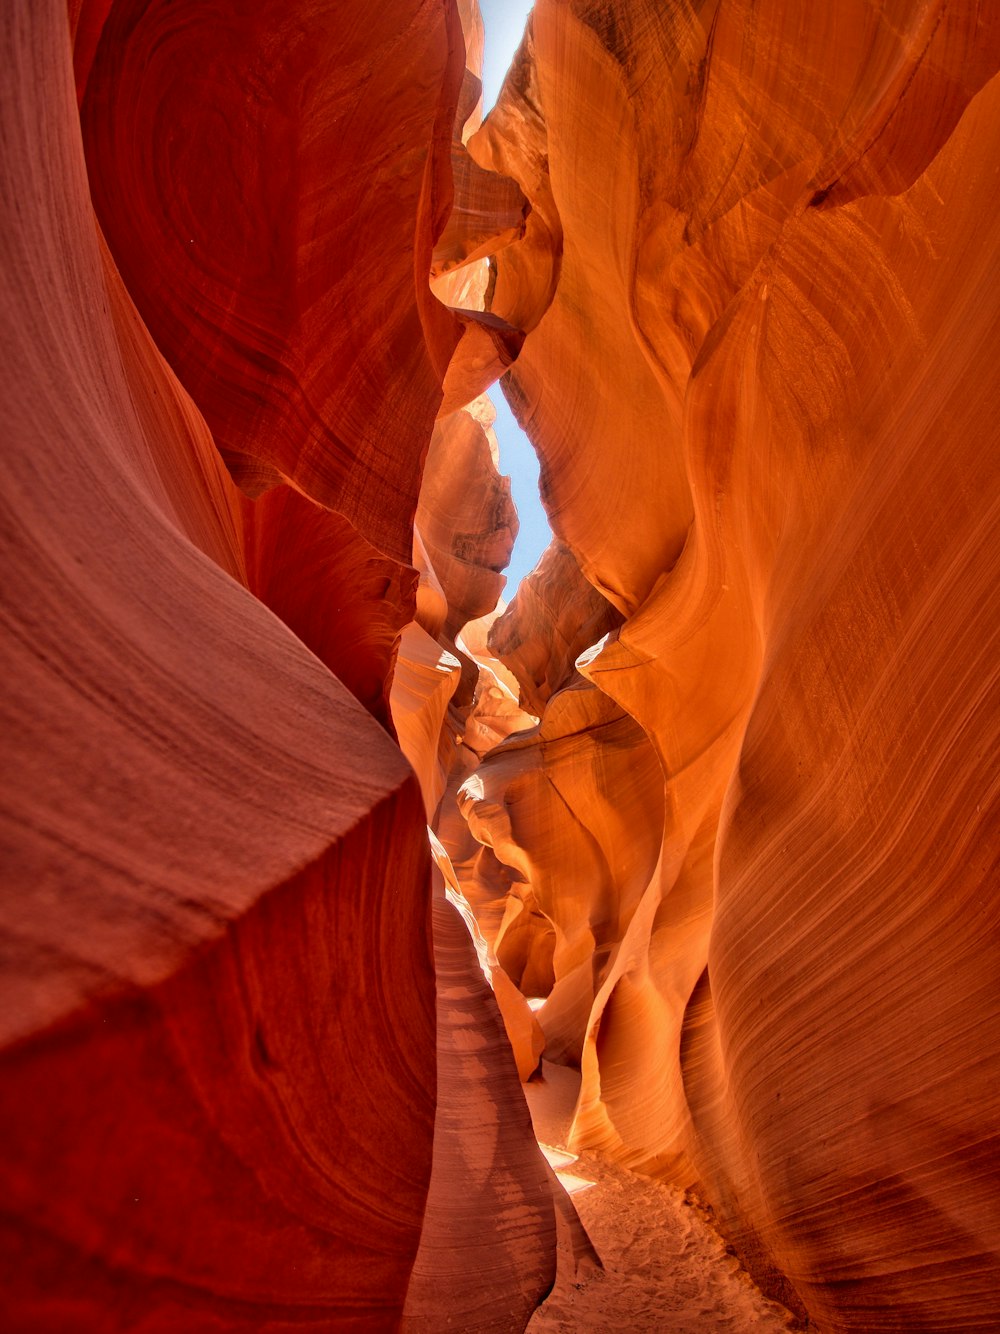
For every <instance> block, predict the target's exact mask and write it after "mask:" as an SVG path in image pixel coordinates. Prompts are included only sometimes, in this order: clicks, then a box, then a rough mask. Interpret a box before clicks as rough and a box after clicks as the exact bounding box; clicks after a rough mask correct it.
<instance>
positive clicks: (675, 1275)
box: [525, 1062, 808, 1334]
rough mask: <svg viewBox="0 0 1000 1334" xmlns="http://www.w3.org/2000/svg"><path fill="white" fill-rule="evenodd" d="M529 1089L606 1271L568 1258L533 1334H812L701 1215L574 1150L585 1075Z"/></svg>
mask: <svg viewBox="0 0 1000 1334" xmlns="http://www.w3.org/2000/svg"><path fill="white" fill-rule="evenodd" d="M543 1076H544V1077H543V1078H542V1079H541V1080H536V1081H533V1082H532V1083H530V1084H528V1085H527V1086H526V1087H525V1093H526V1095H527V1099H528V1106H529V1108H530V1110H531V1115H532V1121H533V1122H534V1126H535V1134H536V1136H537V1138H538V1141H539V1143H540V1144H541V1145H542V1146H543V1151H546V1153H547V1156H548V1157H549V1161H550V1162H551V1163H552V1165H553V1167H555V1168H556V1173H557V1176H558V1177H559V1178H560V1180H562V1182H563V1184H564V1186H565V1187H566V1188H567V1190H568V1191H569V1192H570V1194H571V1197H572V1200H573V1203H574V1204H575V1206H576V1209H577V1212H578V1213H579V1215H580V1218H581V1220H582V1221H583V1224H584V1227H585V1228H586V1229H587V1232H588V1233H589V1235H590V1239H591V1241H592V1242H593V1244H594V1246H595V1248H596V1250H597V1252H598V1254H599V1255H600V1257H601V1261H602V1263H603V1266H604V1267H603V1269H600V1268H597V1267H595V1266H594V1265H592V1264H590V1263H588V1262H586V1261H585V1262H584V1263H583V1264H581V1265H579V1266H576V1265H575V1264H574V1262H573V1259H572V1256H571V1255H570V1254H569V1252H568V1251H567V1250H566V1249H562V1248H561V1249H560V1253H559V1270H558V1274H557V1277H556V1283H555V1287H554V1288H553V1290H552V1293H551V1295H550V1296H549V1298H548V1300H547V1301H546V1302H545V1303H544V1304H543V1305H542V1306H541V1307H540V1308H539V1309H538V1310H537V1311H536V1312H535V1314H534V1316H533V1317H532V1319H531V1321H530V1323H529V1324H528V1327H527V1330H526V1334H587V1332H588V1331H598V1330H600V1331H602V1334H603V1332H604V1331H606V1330H608V1329H613V1330H614V1331H615V1334H661V1332H662V1334H714V1332H715V1331H719V1332H720V1334H721V1332H722V1331H725V1332H726V1334H742V1332H743V1331H750V1330H754V1331H761V1334H763V1332H764V1331H767V1332H768V1334H771V1332H772V1331H773V1332H774V1334H778V1332H779V1331H780V1332H781V1334H787V1332H788V1331H789V1330H802V1329H806V1328H808V1326H805V1325H803V1324H802V1323H800V1322H799V1321H798V1320H797V1319H796V1318H795V1317H794V1316H793V1315H792V1313H791V1312H790V1311H788V1310H786V1309H785V1307H783V1306H780V1305H779V1304H778V1303H777V1302H773V1301H770V1300H769V1299H768V1298H767V1297H765V1296H764V1295H763V1293H762V1292H761V1291H760V1289H759V1288H757V1286H756V1285H755V1284H754V1282H753V1280H752V1279H751V1278H750V1276H749V1275H748V1274H747V1273H746V1271H745V1270H744V1269H743V1268H742V1267H741V1265H740V1263H739V1261H738V1260H737V1259H736V1257H735V1255H733V1254H732V1252H731V1250H730V1249H727V1246H726V1243H725V1241H724V1240H723V1239H722V1238H721V1237H720V1236H719V1234H718V1233H717V1232H716V1231H715V1230H714V1228H713V1227H712V1226H711V1224H710V1223H709V1221H708V1219H707V1217H706V1216H705V1215H704V1214H703V1213H702V1211H701V1210H700V1209H698V1208H697V1207H696V1205H695V1204H694V1203H693V1202H691V1201H690V1200H688V1199H687V1198H686V1197H685V1194H684V1192H683V1191H681V1190H677V1189H675V1188H673V1187H671V1186H668V1185H666V1184H664V1183H663V1182H661V1181H655V1180H653V1179H652V1178H651V1177H647V1176H642V1175H640V1174H639V1173H637V1172H631V1171H629V1170H628V1169H627V1168H624V1167H621V1166H620V1165H618V1164H617V1163H614V1162H611V1161H610V1160H608V1159H607V1158H604V1157H602V1156H601V1155H599V1154H596V1153H583V1154H580V1155H579V1157H577V1156H575V1155H573V1154H571V1153H569V1152H568V1151H567V1150H566V1147H565V1141H566V1137H567V1135H568V1133H569V1124H570V1119H571V1117H572V1112H573V1104H574V1102H575V1100H576V1092H577V1089H578V1087H579V1074H578V1073H577V1072H576V1071H573V1070H569V1069H566V1068H565V1067H562V1066H555V1065H551V1064H549V1063H548V1062H544V1063H543Z"/></svg>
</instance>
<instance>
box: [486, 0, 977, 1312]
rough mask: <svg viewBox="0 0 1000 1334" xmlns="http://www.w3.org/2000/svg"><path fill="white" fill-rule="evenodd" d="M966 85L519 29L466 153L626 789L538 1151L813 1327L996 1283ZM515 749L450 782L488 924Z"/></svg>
mask: <svg viewBox="0 0 1000 1334" xmlns="http://www.w3.org/2000/svg"><path fill="white" fill-rule="evenodd" d="M998 67H1000V15H998V14H997V13H995V12H994V11H993V10H987V9H986V8H985V7H983V6H981V5H977V4H974V3H969V4H955V5H951V4H949V5H945V4H928V5H912V4H906V3H898V4H893V5H891V6H880V5H876V4H870V3H867V2H866V0H848V3H845V4H843V5H838V6H836V8H835V9H831V8H824V7H819V6H814V7H801V6H790V5H787V4H785V3H778V0H773V2H770V3H763V4H761V3H755V4H750V3H749V0H747V2H746V3H743V2H742V0H732V2H731V3H730V2H727V0H719V3H707V4H703V5H694V6H670V7H664V6H656V5H653V4H644V3H631V4H626V3H624V0H622V2H620V3H619V2H617V0H600V3H598V2H597V0H573V2H572V3H556V0H538V2H537V4H536V6H535V8H534V11H533V15H532V18H531V21H530V27H529V33H528V35H527V37H526V39H525V42H524V44H523V46H522V49H521V52H520V54H519V56H518V58H517V59H516V61H515V65H514V68H513V70H512V73H511V76H510V77H509V79H508V83H507V86H506V89H505V92H504V94H503V95H502V97H501V101H500V104H499V106H498V108H497V110H496V112H494V113H493V114H492V115H491V116H490V117H489V118H488V119H487V121H486V122H485V123H484V125H483V127H482V128H481V129H480V130H479V131H478V132H477V133H476V134H475V135H473V136H472V138H471V139H470V141H469V150H470V152H471V153H472V154H473V155H474V156H475V157H476V159H477V160H478V161H480V162H481V163H484V164H488V165H493V166H495V167H496V168H497V169H498V170H502V171H503V172H504V173H505V174H507V175H509V176H511V177H512V178H513V179H515V180H517V181H518V183H519V184H520V186H521V188H522V190H523V191H524V193H525V195H526V196H527V198H528V201H529V204H530V205H531V209H532V212H531V213H530V214H529V215H528V222H527V226H526V231H525V235H524V237H523V239H521V240H519V241H515V242H513V243H511V244H509V245H507V246H505V247H504V248H503V249H500V250H498V252H497V255H496V257H495V261H494V262H495V265H496V276H495V279H494V282H493V286H492V292H491V298H490V302H491V304H490V309H492V310H494V311H495V312H496V313H497V314H498V315H499V316H500V317H501V318H503V319H505V320H507V321H509V322H511V323H516V324H518V325H519V326H520V327H522V328H525V329H526V330H527V337H526V340H525V344H524V347H523V350H522V352H521V354H520V355H519V357H518V359H517V361H516V363H515V364H514V366H513V367H512V368H511V370H510V372H509V374H508V375H507V377H506V379H505V381H504V384H505V387H506V389H507V392H508V396H509V398H510V401H511V404H512V406H513V408H514V409H515V412H516V413H517V415H518V416H519V418H520V419H521V421H522V423H523V424H524V426H525V427H526V429H527V431H528V433H529V434H530V436H531V438H532V440H533V442H534V444H535V445H536V448H537V449H538V452H539V455H540V460H541V468H542V491H543V498H544V499H545V501H546V505H547V508H548V510H549V515H550V518H551V521H552V524H553V528H554V531H555V532H556V535H557V537H558V538H559V539H560V540H561V541H562V542H563V543H565V544H566V546H568V547H569V548H570V550H571V551H572V553H573V555H574V556H575V558H576V560H577V562H578V564H579V567H580V569H581V570H582V571H583V572H584V574H585V575H586V577H587V578H588V579H589V580H590V582H591V583H592V584H593V585H594V587H595V588H596V589H597V590H598V591H599V592H600V593H602V594H603V595H604V596H605V597H606V598H607V599H608V600H609V601H610V602H611V603H613V605H614V606H615V607H616V608H617V609H618V611H619V612H621V613H622V614H623V615H624V616H625V618H626V619H625V623H624V624H623V625H622V627H621V628H620V630H619V631H618V632H617V634H615V635H612V636H610V637H609V638H608V640H607V641H606V642H605V643H604V645H603V646H602V647H601V648H600V649H599V650H598V651H596V652H594V653H591V654H589V655H586V656H585V658H584V660H583V661H582V662H581V664H580V668H581V670H582V672H583V674H584V676H586V677H587V678H588V679H589V680H590V681H591V682H592V683H593V684H594V686H596V687H597V688H598V689H599V690H600V691H601V692H603V693H605V694H607V695H608V696H610V698H611V699H612V700H613V701H614V702H615V703H616V704H617V705H618V706H619V707H620V708H621V709H623V710H624V711H625V712H626V713H627V714H629V715H631V717H632V718H633V719H634V720H635V723H636V724H637V725H638V727H640V728H641V730H642V732H643V733H644V734H645V736H646V737H647V738H648V741H649V743H650V744H651V746H652V747H653V749H654V751H655V754H656V755H657V757H658V761H659V768H660V770H661V775H662V777H661V782H660V785H659V790H655V789H656V784H652V785H651V789H650V790H655V796H654V802H655V803H661V802H662V803H663V804H662V810H663V813H664V814H663V822H662V825H661V828H660V833H659V835H658V837H657V839H656V842H657V843H658V844H659V848H658V853H659V856H658V861H657V864H656V866H655V869H654V870H651V873H650V887H649V889H648V891H647V895H648V897H646V898H644V900H643V903H642V905H641V909H637V911H636V914H635V916H634V917H633V925H632V926H631V927H630V928H629V930H628V931H627V932H625V933H624V934H623V936H622V937H621V939H620V940H618V941H615V942H612V945H611V954H612V956H613V957H614V958H615V959H616V960H618V961H619V963H618V971H617V975H616V976H615V977H614V978H612V979H610V985H609V986H608V988H607V990H606V991H605V992H604V996H603V1001H604V1004H603V1008H602V1007H601V1006H600V1004H599V1005H598V1006H597V1008H596V1009H595V1012H594V1014H593V1016H592V1023H591V1028H590V1031H589V1033H588V1042H587V1044H586V1045H585V1047H584V1050H583V1052H582V1066H583V1073H584V1089H583V1095H582V1099H581V1103H580V1106H579V1108H578V1113H577V1118H576V1126H575V1132H574V1133H575V1134H576V1135H577V1137H578V1139H579V1141H580V1142H581V1143H587V1142H592V1143H594V1144H595V1145H599V1146H600V1147H602V1148H604V1149H606V1150H607V1149H610V1150H611V1151H614V1152H616V1153H617V1154H618V1155H619V1156H621V1157H623V1158H624V1159H625V1160H626V1161H632V1162H636V1161H638V1160H642V1159H643V1158H645V1161H647V1162H650V1163H652V1164H653V1165H654V1166H655V1165H657V1163H658V1166H659V1169H660V1170H665V1171H667V1173H668V1174H670V1175H673V1176H674V1178H675V1179H676V1180H679V1181H682V1182H688V1181H690V1180H691V1179H692V1178H693V1177H694V1176H695V1175H696V1176H697V1177H698V1179H699V1181H700V1183H701V1188H702V1190H703V1192H704V1194H705V1197H706V1198H707V1199H709V1200H710V1201H712V1203H713V1204H714V1206H715V1208H716V1210H717V1214H718V1217H719V1219H720V1222H721V1224H722V1226H723V1227H724V1229H725V1230H726V1232H727V1233H728V1235H729V1236H730V1237H731V1239H732V1240H733V1241H734V1242H735V1244H736V1246H737V1248H738V1250H739V1252H740V1253H741V1254H742V1255H743V1257H744V1259H745V1260H746V1261H747V1262H748V1263H749V1264H750V1265H751V1266H752V1267H753V1270H754V1272H755V1273H756V1274H757V1275H758V1277H759V1278H761V1280H762V1281H764V1282H765V1283H766V1284H768V1285H769V1286H770V1287H771V1288H772V1290H776V1291H779V1292H781V1293H782V1294H783V1295H784V1296H785V1297H786V1298H787V1299H788V1300H789V1301H791V1302H793V1303H794V1304H795V1305H796V1306H797V1307H798V1309H799V1310H803V1309H805V1310H807V1311H808V1313H809V1314H810V1315H811V1316H812V1317H813V1318H814V1319H815V1320H816V1321H817V1323H818V1324H819V1326H820V1328H822V1329H824V1330H831V1331H838V1332H839V1331H847V1330H866V1331H869V1330H877V1329H887V1330H888V1329H897V1328H901V1327H905V1328H907V1329H943V1328H948V1329H956V1330H958V1329H968V1330H973V1329H977V1330H978V1329H986V1328H994V1327H995V1313H996V1309H997V1306H998V1294H1000V1220H998V1218H997V1215H996V1210H995V1204H994V1201H995V1200H996V1199H997V1198H998V1197H1000V1181H998V1171H1000V1167H998V1164H1000V1145H998V1142H997V1125H998V1117H1000V1103H998V1097H1000V1095H998V1093H997V1089H998V1088H1000V1080H998V1075H1000V1069H998V1066H997V1056H996V1053H997V1051H998V1050H1000V1042H998V1035H1000V995H998V993H997V988H996V986H995V983H994V982H993V981H992V980H991V979H992V975H993V973H994V972H995V969H994V968H993V966H992V962H993V956H994V952H995V951H994V948H993V945H994V943H995V940H996V934H997V930H998V909H997V900H996V892H995V878H996V856H997V848H998V846H1000V837H998V836H1000V830H998V825H997V820H998V813H997V792H996V778H995V766H994V765H992V763H991V760H990V759H988V758H987V757H991V756H992V755H993V754H994V753H995V750H996V733H997V727H998V719H1000V707H998V696H997V685H998V682H997V666H996V664H997V662H998V660H1000V654H998V647H1000V623H998V620H997V614H996V600H995V598H993V597H992V595H991V594H990V592H989V587H990V585H991V583H992V581H994V580H995V578H996V573H997V571H996V559H997V556H996V553H997V551H998V550H1000V543H998V541H997V531H998V523H997V519H998V506H1000V497H998V491H997V483H998V471H997V468H996V459H997V457H998V451H1000V440H998V438H997V422H998V420H1000V412H998V407H1000V385H998V376H997V370H996V358H995V350H996V347H997V346H998V342H1000V327H998V324H1000V310H998V298H997V293H998V292H1000V284H998V281H997V279H998V273H997V262H998V261H997V256H998V253H1000V243H998V242H1000V238H998V230H997V228H998V224H997V221H996V210H995V197H996V175H995V162H996V161H997V160H998V147H1000V145H998V139H1000V84H998V81H997V79H996V77H995V75H996V71H997V69H998ZM991 201H992V202H991ZM543 227H544V233H543ZM549 300H551V304H549V305H548V307H547V309H545V312H544V314H542V315H541V317H540V318H536V316H537V311H538V310H539V309H540V308H541V309H544V308H545V306H546V302H548V301H549ZM529 315H530V318H529ZM623 524H624V531H623ZM543 621H544V617H540V618H539V624H538V626H537V629H536V628H535V627H533V628H532V636H533V638H529V640H528V642H527V645H524V644H522V645H520V646H519V647H518V653H519V655H520V657H521V659H522V662H530V661H532V660H533V661H534V662H536V663H544V662H545V661H546V660H547V655H548V654H549V653H550V652H551V651H552V649H551V648H550V643H551V644H558V642H559V630H558V618H557V617H552V618H551V620H550V626H549V628H548V629H546V628H545V626H544V624H542V623H541V622H543ZM546 635H548V636H549V640H548V641H546V638H545V637H546ZM493 646H494V651H497V652H499V653H500V655H501V656H504V654H503V651H502V649H498V648H497V639H496V632H494V639H493ZM529 655H530V657H529ZM508 661H510V660H509V659H508ZM522 673H523V674H524V675H525V676H526V677H529V678H534V679H539V678H540V672H539V671H538V669H537V668H536V667H534V666H529V667H527V668H522ZM572 693H573V692H571V691H567V692H563V694H557V695H555V696H553V697H552V699H550V701H549V702H548V704H547V706H546V710H545V713H543V717H542V730H544V729H545V727H546V721H547V715H548V713H549V712H550V711H551V710H552V707H553V704H556V703H558V701H560V700H561V699H562V698H563V697H564V695H568V694H572ZM537 704H538V701H536V707H537ZM536 744H537V743H536V742H534V741H531V742H529V741H528V739H527V738H525V739H524V740H523V741H522V740H517V741H515V742H514V743H512V742H507V743H506V744H505V745H504V746H502V747H501V748H500V750H498V751H497V752H495V753H494V754H492V755H490V756H489V757H487V759H486V760H485V762H484V764H483V765H482V767H481V770H480V771H479V773H478V774H477V775H474V776H473V778H472V779H470V780H468V781H467V782H466V785H465V789H464V791H465V793H466V794H467V809H468V810H469V813H470V817H471V819H472V822H473V827H474V828H475V829H476V830H477V832H479V833H480V834H481V836H482V837H483V839H484V841H485V842H486V843H487V844H488V845H489V846H487V847H486V848H484V859H485V862H486V863H489V862H490V858H493V863H494V864H492V870H491V874H490V875H489V876H486V875H483V874H477V870H476V868H475V867H474V866H472V865H471V863H470V865H469V866H468V868H466V869H464V870H462V871H461V872H460V873H461V874H462V875H463V887H464V888H465V889H466V892H467V894H468V896H469V898H470V902H473V903H475V901H476V894H477V892H479V893H480V894H481V896H484V895H485V898H486V900H488V901H486V903H485V908H484V913H485V916H486V918H487V920H488V921H490V922H491V923H494V924H495V927H494V930H495V932H496V933H497V934H499V931H500V924H499V923H498V922H497V907H496V904H497V902H498V901H501V902H502V901H504V900H505V899H506V897H507V896H508V895H509V894H511V893H512V892H513V893H515V894H516V893H519V892H521V886H520V884H519V881H520V879H521V878H522V877H523V880H524V882H525V883H527V882H528V881H529V879H530V876H531V875H532V874H534V875H536V876H537V868H536V866H535V865H534V858H535V857H536V856H537V852H536V845H537V835H536V833H535V832H534V831H533V830H532V828H531V824H530V821H525V814H527V812H528V811H529V810H530V809H531V805H532V803H533V802H534V801H535V800H536V797H535V795H534V793H533V788H532V785H533V784H535V783H536V782H537V778H536V775H537V772H538V769H537V758H536V756H535V754H534V752H533V749H532V747H533V746H535V745H536ZM519 748H520V754H521V760H520V762H519V761H518V759H517V756H518V752H519ZM477 783H478V784H479V785H480V786H479V789H478V791H477V789H476V788H475V784H477ZM494 786H495V789H496V792H497V793H501V792H505V793H507V794H508V796H507V797H506V798H503V799H497V797H496V796H491V795H490V793H491V792H492V791H493V790H494ZM527 791H531V792H532V796H531V798H530V799H529V800H523V801H522V800H520V799H521V798H522V795H523V794H524V793H525V792H527ZM480 793H481V795H480ZM576 799H577V800H578V801H580V802H581V803H585V799H584V798H583V797H582V795H581V796H577V798H576ZM587 809H588V808H587V806H586V804H581V806H579V807H574V806H573V805H572V804H571V803H568V804H567V808H566V810H565V812H564V814H563V815H562V817H561V818H559V819H557V818H556V816H555V814H554V813H553V814H552V815H551V816H550V819H551V821H552V831H553V832H551V833H549V834H547V835H546V837H547V838H548V839H550V840H551V839H560V838H562V837H564V834H563V833H562V831H563V830H565V829H567V828H572V827H574V826H575V825H576V823H577V822H578V821H579V820H580V819H581V817H582V816H583V813H584V812H585V811H586V810H587ZM522 811H523V812H524V814H522ZM646 815H647V817H648V818H649V819H650V820H651V821H652V822H653V823H655V821H656V819H657V818H659V817H657V816H656V814H655V811H654V812H650V811H649V810H648V809H647V811H646ZM583 818H584V819H585V816H583ZM521 827H524V829H525V831H526V832H525V833H524V834H523V835H521V834H519V832H518V831H519V829H520V828H521ZM500 849H502V850H500ZM570 860H571V859H570ZM571 865H572V869H571V870H570V869H567V873H566V874H565V876H562V877H560V868H559V865H558V859H554V861H553V865H552V867H551V885H550V887H549V888H548V890H547V901H548V902H549V903H553V902H554V903H559V902H560V901H564V902H567V903H568V902H570V901H573V900H574V896H576V895H578V894H580V893H581V888H580V887H581V880H580V877H579V875H578V874H577V868H576V866H575V864H574V863H572V860H571ZM466 875H467V876H468V880H467V881H466V879H465V878H464V877H465V876H466ZM490 884H492V886H493V889H492V898H490V896H489V894H487V893H486V891H485V889H484V886H487V887H488V886H489V885H490ZM594 895H595V891H594V890H593V889H592V888H591V889H589V890H588V891H587V892H586V893H585V894H584V895H583V898H584V902H581V903H580V904H579V907H578V911H577V919H579V916H580V914H581V913H586V912H588V911H589V906H588V902H587V900H589V899H591V898H593V896H594ZM596 901H597V902H600V901H601V900H600V899H599V898H597V899H596ZM508 929H509V923H508ZM539 929H540V924H539V921H538V919H535V924H534V926H533V928H532V930H533V937H529V938H527V939H531V938H534V939H535V940H538V939H539ZM520 948H521V949H522V954H523V955H524V957H525V958H527V957H528V956H527V955H526V954H524V950H525V948H526V942H525V943H522V944H521V946H520ZM497 951H498V957H499V958H500V959H501V961H502V960H503V958H504V952H503V948H502V940H501V941H500V943H499V944H498V946H497ZM706 968H707V971H706ZM512 970H513V975H515V976H516V975H517V969H516V967H513V965H512ZM686 1011H687V1016H686V1017H685V1013H686ZM545 1014H546V1010H545V1008H544V1007H543V1009H542V1010H541V1011H540V1018H541V1021H542V1024H543V1028H544V1027H545V1023H546V1020H545ZM588 1086H589V1092H588ZM616 1136H617V1138H618V1140H619V1142H618V1143H617V1144H616V1143H615V1137H616ZM654 1147H655V1149H656V1154H657V1157H655V1158H654V1157H653V1156H651V1150H653V1149H654ZM671 1155H673V1157H671Z"/></svg>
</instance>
